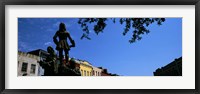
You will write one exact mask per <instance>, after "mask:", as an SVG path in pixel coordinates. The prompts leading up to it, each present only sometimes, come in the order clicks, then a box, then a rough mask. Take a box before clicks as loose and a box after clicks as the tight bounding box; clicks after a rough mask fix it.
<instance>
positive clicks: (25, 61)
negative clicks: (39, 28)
mask: <svg viewBox="0 0 200 94" xmlns="http://www.w3.org/2000/svg"><path fill="white" fill-rule="evenodd" d="M39 60H40V58H39V56H36V55H32V54H28V53H24V52H20V51H18V73H17V75H18V76H23V75H24V76H37V75H38V68H39V63H38V61H39Z"/></svg>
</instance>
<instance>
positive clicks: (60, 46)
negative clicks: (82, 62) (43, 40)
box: [53, 23, 75, 66]
mask: <svg viewBox="0 0 200 94" xmlns="http://www.w3.org/2000/svg"><path fill="white" fill-rule="evenodd" d="M57 37H58V39H59V41H58V40H57ZM67 39H69V40H70V42H71V45H69V44H68V42H67ZM53 41H54V43H55V44H56V50H58V51H59V60H60V64H61V65H60V66H62V65H65V64H63V62H62V60H63V50H64V52H65V59H66V63H68V61H69V50H70V48H71V47H75V42H74V40H73V39H72V38H71V36H70V33H69V32H67V31H66V27H65V24H64V23H60V25H59V30H58V31H57V32H56V33H55V35H54V37H53Z"/></svg>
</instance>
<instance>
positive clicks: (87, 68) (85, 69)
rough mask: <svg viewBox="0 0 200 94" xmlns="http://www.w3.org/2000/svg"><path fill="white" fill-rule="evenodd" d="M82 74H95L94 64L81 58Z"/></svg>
mask: <svg viewBox="0 0 200 94" xmlns="http://www.w3.org/2000/svg"><path fill="white" fill-rule="evenodd" d="M79 64H80V72H81V76H93V73H92V72H93V68H92V65H91V64H90V63H89V62H87V61H82V60H79Z"/></svg>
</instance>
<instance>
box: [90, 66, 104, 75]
mask: <svg viewBox="0 0 200 94" xmlns="http://www.w3.org/2000/svg"><path fill="white" fill-rule="evenodd" d="M92 68H93V76H101V73H102V69H100V68H98V67H94V66H92Z"/></svg>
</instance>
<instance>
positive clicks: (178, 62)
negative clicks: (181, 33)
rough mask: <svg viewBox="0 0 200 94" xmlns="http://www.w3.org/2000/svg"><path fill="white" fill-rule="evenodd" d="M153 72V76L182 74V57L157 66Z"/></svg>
mask: <svg viewBox="0 0 200 94" xmlns="http://www.w3.org/2000/svg"><path fill="white" fill-rule="evenodd" d="M153 74H154V76H182V57H180V58H178V59H175V60H174V61H173V62H171V63H169V64H167V65H166V66H164V67H161V68H158V69H157V70H156V71H155V72H154V73H153Z"/></svg>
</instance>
